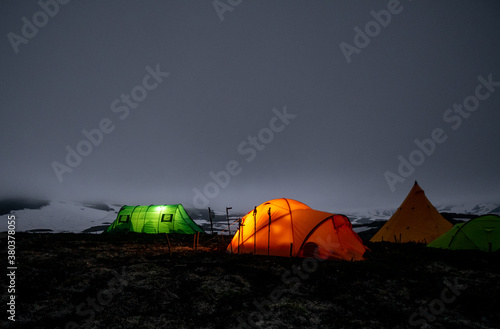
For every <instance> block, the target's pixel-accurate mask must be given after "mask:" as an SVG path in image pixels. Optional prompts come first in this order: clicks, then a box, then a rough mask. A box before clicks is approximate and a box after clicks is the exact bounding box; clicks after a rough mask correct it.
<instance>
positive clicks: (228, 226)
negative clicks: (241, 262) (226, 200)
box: [226, 207, 233, 253]
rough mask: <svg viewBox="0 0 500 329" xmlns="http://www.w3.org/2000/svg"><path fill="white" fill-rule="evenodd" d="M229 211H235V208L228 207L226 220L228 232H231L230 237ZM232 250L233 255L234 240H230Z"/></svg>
mask: <svg viewBox="0 0 500 329" xmlns="http://www.w3.org/2000/svg"><path fill="white" fill-rule="evenodd" d="M229 209H233V207H226V219H227V231H228V232H229V236H231V224H229ZM230 242H231V243H230V244H229V245H230V248H231V253H233V244H232V239H231V240H230Z"/></svg>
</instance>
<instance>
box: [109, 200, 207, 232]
mask: <svg viewBox="0 0 500 329" xmlns="http://www.w3.org/2000/svg"><path fill="white" fill-rule="evenodd" d="M106 232H108V233H116V232H136V233H184V234H194V233H196V232H203V233H204V231H203V229H202V228H201V227H199V226H198V225H196V223H195V222H194V221H193V220H192V219H191V217H189V215H188V213H187V212H186V210H185V209H184V207H183V206H182V205H181V204H173V205H151V206H123V207H122V208H121V209H120V211H119V212H118V216H117V217H116V219H115V221H114V222H113V223H112V224H111V225H110V226H109V227H108V228H107V229H106Z"/></svg>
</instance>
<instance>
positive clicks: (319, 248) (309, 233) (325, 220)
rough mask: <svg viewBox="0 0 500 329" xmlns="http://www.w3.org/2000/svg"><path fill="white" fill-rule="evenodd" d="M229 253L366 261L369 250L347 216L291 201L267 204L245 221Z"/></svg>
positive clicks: (282, 200) (281, 200)
mask: <svg viewBox="0 0 500 329" xmlns="http://www.w3.org/2000/svg"><path fill="white" fill-rule="evenodd" d="M227 250H228V251H230V252H233V253H253V254H255V255H273V256H285V257H311V256H314V257H316V258H322V259H344V260H363V254H364V252H365V251H366V250H367V248H366V247H365V246H364V245H363V243H362V241H361V239H360V238H359V237H358V235H357V234H356V233H355V232H354V231H353V230H352V225H351V223H350V222H349V219H348V218H347V217H346V216H343V215H335V214H331V213H327V212H322V211H318V210H313V209H311V208H310V207H308V206H307V205H305V204H303V203H301V202H299V201H295V200H291V199H285V198H282V199H275V200H270V201H267V202H265V203H263V204H261V205H259V206H258V207H255V209H254V210H253V211H250V212H249V213H248V214H247V215H245V216H244V217H243V218H242V220H241V226H240V227H239V229H238V231H237V232H236V234H235V235H234V236H233V239H232V241H231V243H230V244H229V246H228V248H227Z"/></svg>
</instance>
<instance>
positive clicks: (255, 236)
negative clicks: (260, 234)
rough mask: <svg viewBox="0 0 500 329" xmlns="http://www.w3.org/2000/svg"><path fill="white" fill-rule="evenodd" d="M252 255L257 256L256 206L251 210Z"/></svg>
mask: <svg viewBox="0 0 500 329" xmlns="http://www.w3.org/2000/svg"><path fill="white" fill-rule="evenodd" d="M253 254H254V255H256V254H257V206H255V207H254V208H253Z"/></svg>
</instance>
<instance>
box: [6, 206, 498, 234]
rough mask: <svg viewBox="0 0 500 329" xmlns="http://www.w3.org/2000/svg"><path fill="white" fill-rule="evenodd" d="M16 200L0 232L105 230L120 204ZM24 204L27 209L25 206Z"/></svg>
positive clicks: (195, 213) (357, 219) (221, 216)
mask: <svg viewBox="0 0 500 329" xmlns="http://www.w3.org/2000/svg"><path fill="white" fill-rule="evenodd" d="M24 205H25V206H24V207H23V202H19V200H17V201H16V205H15V206H12V207H11V208H9V203H8V202H6V201H5V200H4V201H0V206H1V208H2V210H3V215H1V216H0V218H1V219H2V221H1V226H0V232H4V231H6V230H7V220H8V216H9V214H10V215H14V216H15V218H16V231H17V232H26V231H28V232H36V231H38V232H51V233H60V232H72V233H81V232H102V231H103V230H104V229H105V228H106V227H107V226H108V225H109V224H111V223H112V222H113V221H114V220H115V218H116V215H117V213H118V211H119V209H120V207H121V205H118V204H109V203H80V202H64V201H46V202H38V203H37V202H27V203H24ZM23 208H24V209H23ZM436 208H437V209H438V211H440V212H442V213H443V212H446V213H456V214H471V215H484V214H489V213H496V214H499V215H500V202H484V203H460V204H455V205H436ZM395 210H396V209H369V210H357V211H351V212H348V213H344V214H345V215H346V216H348V217H349V219H350V220H351V222H352V223H353V224H368V223H371V222H373V221H376V220H388V219H389V218H390V217H391V216H392V214H393V213H394V212H395ZM188 212H189V213H190V215H191V216H192V218H193V220H194V221H195V222H196V223H197V224H198V225H200V226H201V227H202V228H203V229H204V230H205V231H207V232H210V221H209V220H208V211H206V210H196V209H195V210H193V209H188ZM243 215H244V214H230V217H229V221H230V224H232V225H231V232H232V233H234V232H235V231H236V229H237V223H235V221H237V219H238V218H239V217H241V216H243ZM213 228H214V232H222V231H223V230H225V232H224V233H225V234H227V219H226V214H225V212H221V211H215V217H214V218H213Z"/></svg>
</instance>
